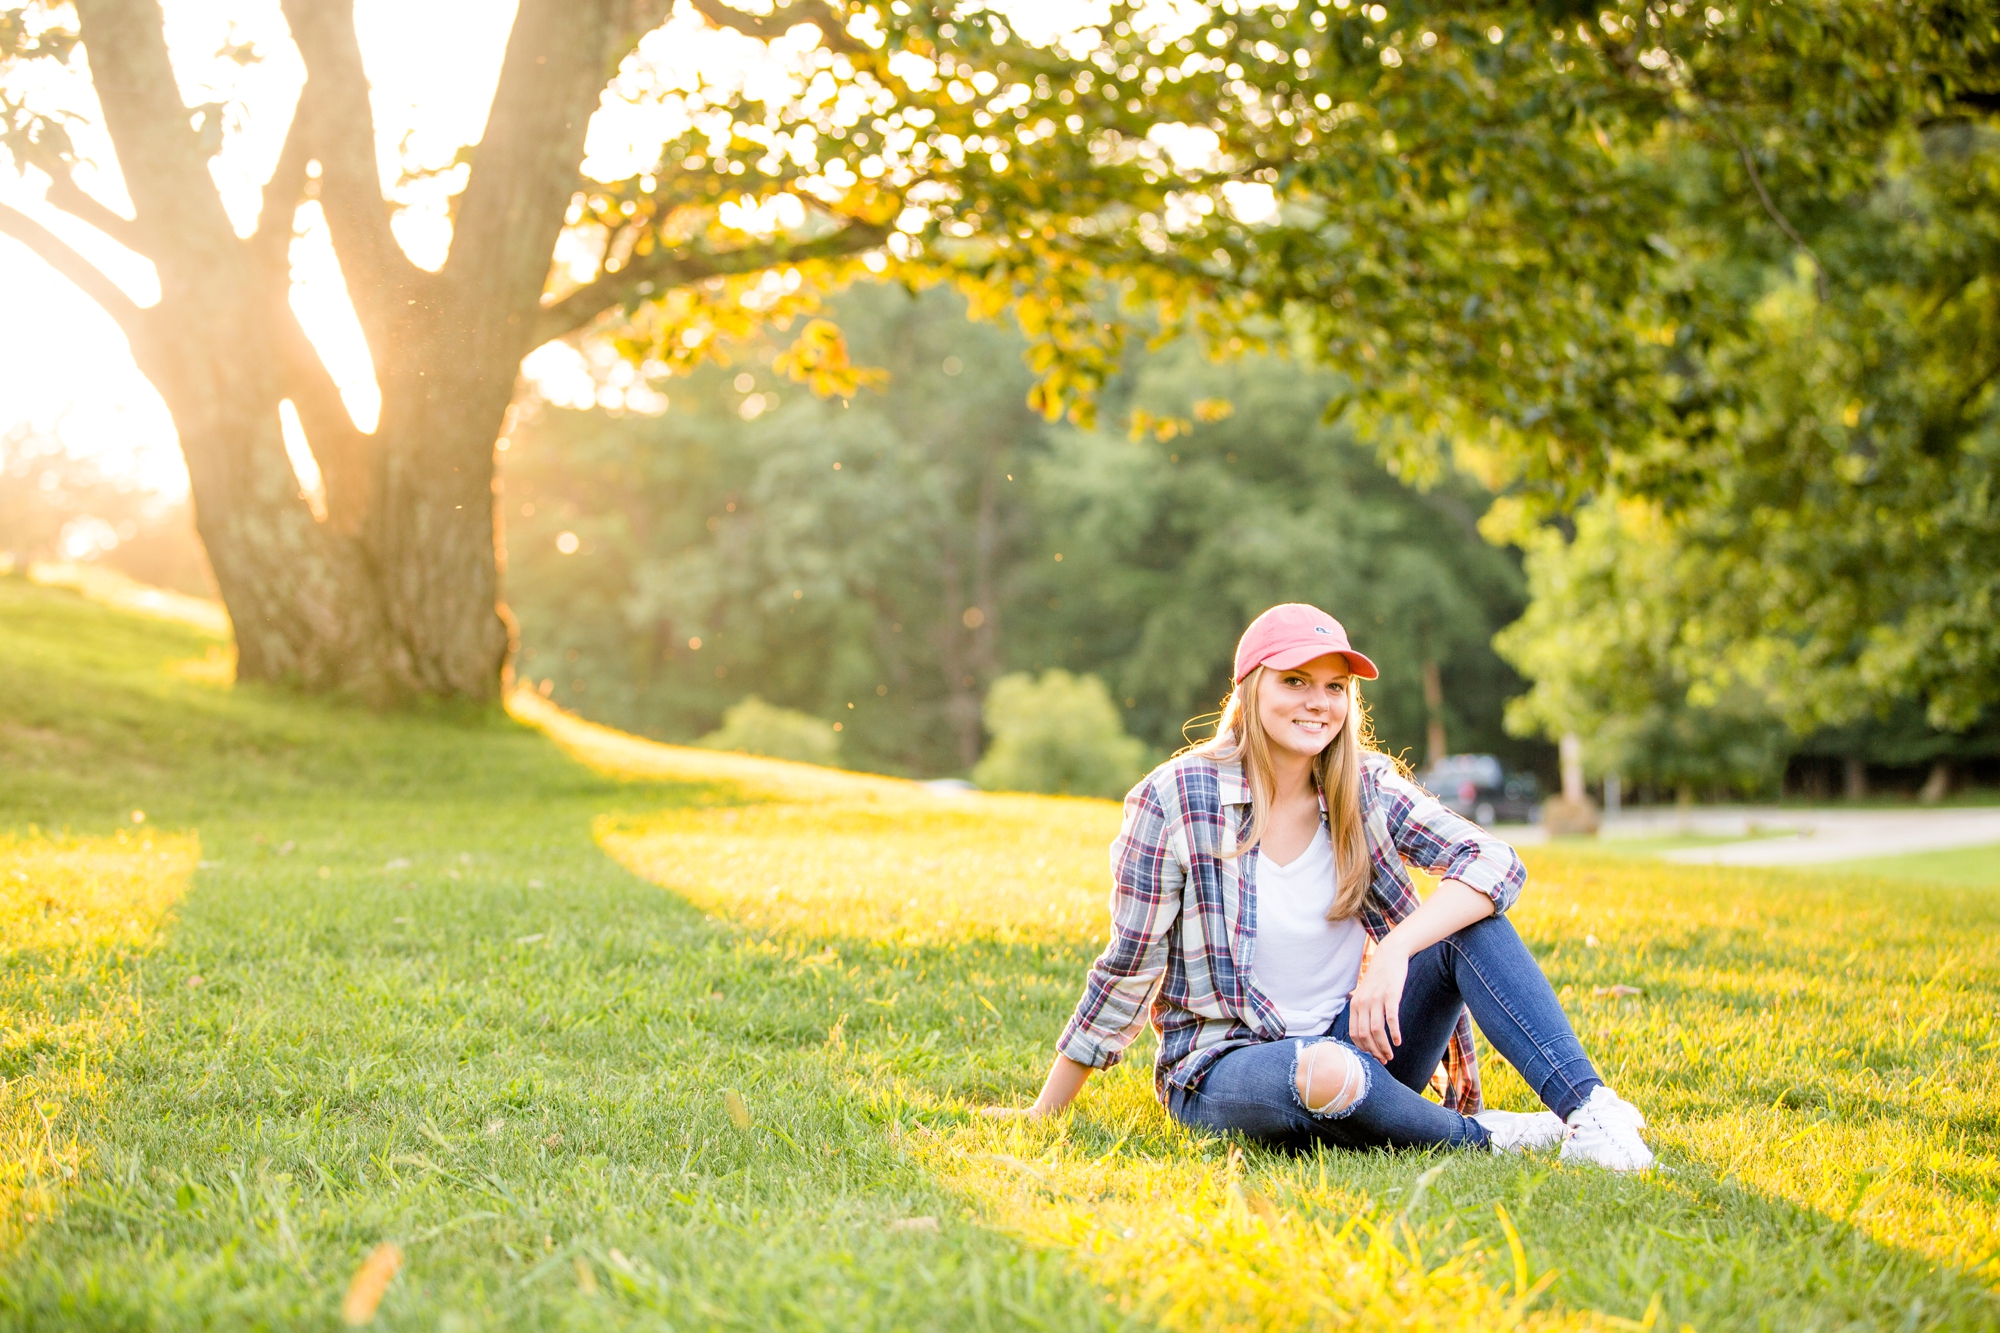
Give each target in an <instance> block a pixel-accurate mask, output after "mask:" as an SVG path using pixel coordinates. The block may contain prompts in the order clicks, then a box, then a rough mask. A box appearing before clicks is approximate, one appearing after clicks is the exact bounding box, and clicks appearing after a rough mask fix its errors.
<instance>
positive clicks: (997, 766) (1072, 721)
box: [972, 670, 1146, 796]
mask: <svg viewBox="0 0 2000 1333" xmlns="http://www.w3.org/2000/svg"><path fill="white" fill-rule="evenodd" d="M984 716H985V721H986V730H987V731H989V732H991V733H992V735H993V744H992V746H991V747H990V748H989V749H988V750H987V751H986V757H985V758H984V759H981V760H980V761H979V765H978V767H976V768H974V769H973V770H972V779H973V781H975V782H977V783H978V784H979V785H980V786H982V787H984V788H986V789H987V790H988V791H1039V792H1055V793H1059V794H1062V795H1066V796H1123V795H1124V794H1125V792H1126V790H1127V789H1128V788H1130V787H1131V785H1132V784H1133V783H1134V782H1136V781H1138V779H1139V777H1140V776H1141V775H1142V774H1144V773H1145V771H1146V746H1145V744H1144V742H1142V741H1139V740H1137V739H1135V738H1134V737H1131V736H1128V735H1126V734H1125V724H1124V721H1123V720H1122V719H1121V718H1120V717H1119V715H1118V705H1117V704H1116V703H1114V702H1113V701H1112V699H1111V696H1110V694H1108V693H1107V692H1106V691H1105V688H1104V682H1103V681H1100V680H1099V679H1098V678H1097V677H1095V676H1072V675H1071V674H1070V673H1069V672H1067V671H1059V670H1058V671H1049V672H1046V673H1044V674H1043V676H1042V678H1041V679H1040V680H1036V679H1035V678H1034V677H1033V676H1030V675H1028V674H1027V673H1026V672H1023V671H1017V672H1015V673H1013V674H1012V675H1007V676H1002V677H1001V678H1000V679H998V680H996V681H994V682H993V688H992V689H991V690H989V691H988V692H987V695H986V706H985V710H984Z"/></svg>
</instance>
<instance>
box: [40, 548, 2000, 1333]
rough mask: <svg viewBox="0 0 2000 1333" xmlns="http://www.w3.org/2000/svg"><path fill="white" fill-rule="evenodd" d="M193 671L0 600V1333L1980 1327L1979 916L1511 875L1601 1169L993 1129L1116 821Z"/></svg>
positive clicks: (1995, 1200)
mask: <svg viewBox="0 0 2000 1333" xmlns="http://www.w3.org/2000/svg"><path fill="white" fill-rule="evenodd" d="M227 668H228V658H227V650H226V646H225V645H224V644H223V643H222V642H220V641H219V640H217V639H216V638H213V637H211V636H210V635H209V634H208V633H206V632H203V631H201V630H199V629H196V628H193V627H190V626H186V625H182V624H178V623H173V622H169V621H164V620H155V619H146V618H143V617H141V616H139V615H136V614H133V613H131V612H129V611H116V610H110V609H106V608H104V607H101V606H97V605H93V604H91V603H89V602H86V601H85V600H83V599H82V598H80V597H78V596H76V595H73V594H71V593H67V592H60V591H54V590H49V589H41V588H35V587H32V586H30V585H28V584H26V583H24V582H23V581H21V580H18V579H0V1015H3V1016H4V1017H0V1031H4V1037H0V1079H4V1083H0V1323H4V1324H5V1325H6V1326H10V1327H24V1328H26V1327H32V1328H52V1327H69V1328H91V1329H104V1328H110V1329H123V1328H129V1329H166V1328H196V1327H202V1328H221V1329H234V1328H273V1327H280V1328H331V1327H336V1326H338V1325H339V1323H340V1320H341V1318H342V1310H343V1302H344V1301H346V1300H348V1299H349V1298H350V1295H352V1296H353V1297H354V1298H355V1299H356V1300H357V1301H358V1304H357V1305H356V1306H355V1307H354V1308H353V1309H352V1311H351V1312H352V1313H353V1314H354V1315H355V1316H356V1317H357V1318H360V1319H362V1320H364V1322H365V1321H366V1320H368V1319H369V1318H371V1317H372V1319H373V1320H375V1321H377V1322H378V1323H379V1325H380V1326H382V1327H387V1328H409V1329H417V1328H422V1329H433V1328H435V1329H468V1330H469V1329H485V1328H523V1329H525V1328H538V1329H539V1328H549V1329H556V1328H560V1329H591V1328H599V1327H607V1328H608V1327H621V1328H711V1327H754V1328H765V1327H774V1326H782V1327H801V1328H818V1327H826V1328H885V1329H886V1328H939V1329H960V1328H964V1329H986V1328H992V1329H1002V1328H1060V1329H1070V1328H1112V1327H1128V1326H1129V1327H1135V1328H1153V1327H1159V1328H1173V1329H1224V1328H1265V1327H1271V1328H1304V1327H1335V1328H1341V1327H1353V1328H1371V1329H1372V1328H1378V1327H1384V1326H1389V1325H1394V1326H1396V1327H1408V1328H1422V1329H1479V1330H1485V1329H1505V1328H1516V1327H1518V1328H1534V1329H1542V1328H1547V1329H1586V1328H1616V1329H1630V1328H1644V1329H1659V1330H1679V1329H1681V1328H1684V1327H1691V1328H1694V1329H1698V1330H1703V1331H1704V1333H1706V1331H1708V1330H1724V1329H1745V1330H1749V1329H1758V1330H1763V1329H1783V1330H1791V1329H1816V1330H1822V1331H1829V1330H1836V1329H1876V1328H1883V1329H1911V1330H1918V1329H1945V1328H1948V1329H1993V1328H1996V1327H2000V1221H1997V1220H1996V1214H2000V1109H1996V1108H2000V895H1995V894H1993V893H1991V892H1986V891H1980V890H1967V889H1959V888H1952V887H1949V886H1939V885H1927V884H1918V883H1908V882H1898V881H1891V880H1883V879H1879V878H1875V879H1870V878H1859V877H1857V878H1853V879H1848V880H1830V879H1828V878H1826V877H1825V876H1824V875H1816V876H1813V877H1810V878H1808V877H1802V876H1794V875H1787V874H1783V873H1779V872H1749V871H1734V870H1724V869H1711V868H1693V867H1688V868H1682V867H1672V866H1664V865H1655V864H1645V863H1639V862H1630V863H1622V862H1612V861H1607V860H1604V859H1601V858H1599V859H1589V858H1586V857H1580V856H1575V855H1570V854H1567V853H1564V852H1562V851H1559V850H1551V851H1546V852H1542V853H1539V854H1537V855H1535V856H1534V857H1533V859H1532V862H1531V869H1532V872H1533V879H1532V883H1531V886H1530V889H1529V892H1528V896H1527V897H1526V898H1525V899H1524V901H1523V903H1522V905H1521V906H1520V908H1518V909H1517V912H1516V920H1517V922H1518V923H1519V925H1520V926H1521V928H1522V930H1523V932H1524V934H1526V936H1527V937H1528V939H1529V940H1530V942H1531V944H1532V945H1533V946H1534V948H1535V949H1536V951H1537V953H1538V955H1539V956H1540V957H1541V959H1542V960H1543V963H1544V966H1545V968H1546V969H1547V970H1548V972H1549V974H1550V976H1551V977H1552V978H1553V979H1554V980H1555V982H1556V984H1557V985H1558V986H1559V987H1560V988H1562V989H1563V990H1564V993H1565V995H1566V997H1567V1001H1568V1003H1569V1004H1570V1006H1571V1009H1572V1012H1573V1014H1574V1016H1575V1017H1576V1020H1577V1023H1578V1026H1579V1028H1580V1030H1581V1031H1582V1033H1583V1035H1584V1038H1585V1041H1586V1043H1587V1044H1588V1045H1589V1046H1590V1047H1591V1049H1592V1050H1593V1052H1594V1053H1595V1054H1596V1055H1597V1057H1598V1058H1599V1060H1600V1062H1601V1063H1602V1064H1603V1065H1604V1067H1605V1068H1606V1070H1607V1072H1608V1073H1609V1075H1610V1076H1611V1077H1612V1078H1613V1080H1614V1082H1615V1083H1616V1084H1617V1086H1618V1087H1619V1088H1620V1089H1621V1090H1622V1091H1623V1092H1625V1093H1626V1094H1627V1095H1628V1096H1630V1097H1632V1098H1633V1099H1634V1100H1636V1101H1638V1102H1639V1103H1640V1104H1641V1105H1643V1106H1645V1107H1646V1108H1647V1109H1648V1111H1649V1112H1650V1113H1651V1115H1652V1117H1653V1120H1654V1124H1655V1135H1654V1139H1655V1145H1656V1147H1657V1148H1658V1149H1659V1150H1660V1153H1661V1159H1662V1162H1663V1164H1664V1169H1663V1170H1661V1171H1659V1172H1657V1173H1654V1174H1651V1175H1648V1176H1645V1177H1640V1178H1614V1177H1610V1176H1607V1175H1605V1174H1602V1173H1599V1172H1595V1171H1590V1170H1581V1169H1573V1168H1565V1167H1562V1166H1560V1165H1559V1164H1558V1163H1557V1162H1555V1161H1554V1159H1553V1156H1552V1155H1544V1156H1539V1157H1531V1158H1510V1159H1498V1158H1492V1157H1486V1156H1469V1155H1460V1156H1453V1155H1445V1154H1410V1153H1404V1154H1370V1155H1346V1154H1318V1155H1313V1156H1308V1157H1303V1158H1282V1157H1276V1156H1272V1155H1269V1154H1266V1153H1263V1152H1261V1151H1257V1150H1254V1149H1252V1150H1249V1151H1239V1150H1237V1149H1235V1148H1233V1147H1232V1145H1230V1144H1229V1143H1227V1142H1225V1141H1221V1140H1215V1139H1204V1138H1199V1137H1194V1136H1190V1135H1187V1134H1185V1133H1182V1132H1180V1131H1178V1130H1177V1129H1175V1128H1174V1127H1173V1126H1172V1125H1171V1124H1170V1123H1169V1122H1168V1121H1167V1120H1166V1118H1165V1117H1164V1115H1163V1113H1162V1112H1161V1111H1160V1110H1159V1108H1158V1107H1157V1106H1156V1105H1155V1104H1154V1103H1153V1101H1152V1099H1151V1093H1150V1086H1149V1078H1148V1073H1147V1064H1148V1049H1147V1047H1148V1043H1146V1042H1143V1041H1142V1043H1141V1049H1139V1050H1137V1051H1135V1052H1134V1057H1135V1058H1134V1059H1133V1060H1131V1061H1130V1062H1128V1063H1127V1064H1126V1065H1124V1066H1121V1067H1120V1068H1119V1069H1118V1070H1116V1071H1114V1072H1113V1073H1112V1074H1110V1075H1109V1076H1106V1077H1103V1078H1101V1079H1099V1080H1097V1081H1095V1082H1094V1083H1093V1085H1092V1087H1091V1088H1090V1089H1089V1090H1088V1091H1087V1092H1086V1094H1085V1096H1084V1097H1083V1098H1082V1100H1081V1101H1080V1103H1079V1105H1078V1107H1077V1109H1076V1110H1075V1111H1074V1112H1073V1113H1072V1114H1071V1115H1069V1116H1067V1117H1065V1118H1064V1119H1062V1120H1061V1121H1059V1122H1057V1123H1053V1124H1048V1125H1041V1126H1023V1125H1018V1124H1016V1125H1004V1124H996V1123H994V1122H990V1121H985V1120H982V1119H980V1118H978V1117H977V1116H976V1115H974V1114H973V1112H974V1110H975V1109H976V1108H977V1107H978V1106H980V1105H982V1104H986V1103H990V1102H994V1101H1010V1102H1019V1101H1023V1100H1025V1099H1027V1098H1028V1097H1029V1096H1031V1095H1032V1092H1033V1090H1034V1088H1035V1086H1036V1085H1037V1084H1038V1082H1039V1077H1040V1073H1041V1071H1042V1069H1043V1067H1044V1066H1045V1065H1046V1062H1047V1059H1048V1055H1049V1049H1050V1042H1051V1040H1052V1039H1053V1036H1054V1034H1055V1032H1056V1031H1057V1029H1058V1028H1059V1026H1060V1024H1061V1022H1062V1020H1063V1018H1064V1017H1065V1016H1066V1014H1067V1011H1068V1009H1069V1006H1070V1005H1071V1003H1072V1002H1073V1001H1074V998H1075V995H1076V992H1077V989H1078V986H1079V984H1080V981H1081V977H1082V972H1083V969H1084V967H1085V965H1086V964H1087V962H1088V960H1089V958H1090V956H1091V955H1092V954H1093V953H1094V952H1095V950H1096V948H1097V945H1098V937H1099V935H1100V933H1101V931H1102V929H1103V897H1104V888H1105V884H1104V880H1105V871H1104V847H1105V843H1106V840H1107V839H1108V837H1109V835H1110V834H1111V832H1112V830H1113V829H1114V827H1115V824H1116V818H1117V811H1116V808H1115V807H1114V806H1111V805H1109V804H1106V803H1102V802H1088V801H1065V800H1056V799H1043V798H1032V797H980V798H970V799H966V798H959V799H951V798H940V797H929V796H926V795H924V794H922V793H921V791H920V790H919V789H916V788H913V787H910V786H907V785H905V784H901V783H895V782H890V781H886V780H881V779H873V778H867V777H860V776H853V775H841V774H834V773H829V772H826V771H823V770H816V769H809V768H802V767H798V766H793V765H785V764H778V763H774V762H767V761H759V760H749V759H742V758H734V757H727V756H719V755H714V754H710V753H706V752H698V751H685V750H674V749H669V748H667V747H661V746H654V745H650V744H646V743H643V742H636V741H632V740H630V739H628V738H623V737H620V736H617V735H616V734H614V733H608V732H603V731H601V730H598V729H596V728H592V727H589V726H588V725H585V724H581V723H578V722H576V721H575V720H573V719H569V718H566V717H564V716H562V715H560V714H557V713H555V712H553V711H552V710H546V709H545V708H537V707H535V706H534V705H533V704H530V703H527V702H523V703H521V704H520V705H518V706H517V707H518V709H519V716H518V717H517V718H516V719H507V718H502V717H498V716H495V715H489V714H483V713H454V712H451V711H448V710H439V711H436V712H430V713H420V714H408V715H401V716H394V717H385V716H379V715H376V714H372V713H369V712H366V711H362V710H358V709H351V708H343V707H339V706H333V705H327V704H322V703H311V702H301V701H298V700H295V699H291V698H288V697H286V696H285V695H283V694H281V693H277V692H272V691H265V690H259V689H249V688H237V689H231V688H229V687H228V685H227V680H228V670H227ZM1614 983H1624V984H1628V985H1633V986H1637V987H1640V988H1641V989H1642V990H1643V994H1641V995H1639V996H1636V997H1624V998H1612V997H1608V996H1599V995H1597V994H1596V993H1595V991H1596V988H1599V987H1607V986H1610V985H1612V984H1614ZM1491 1068H1492V1069H1493V1071H1494V1072H1493V1075H1492V1076H1491V1079H1490V1081H1491V1083H1492V1084H1493V1085H1494V1088H1495V1091H1496V1100H1498V1101H1499V1102H1500V1103H1501V1104H1504V1105H1511V1106H1516V1107H1524V1106H1525V1105H1526V1102H1525V1100H1524V1097H1525V1092H1524V1089H1523V1088H1522V1087H1521V1085H1520V1084H1519V1082H1518V1081H1517V1080H1515V1079H1514V1078H1513V1077H1512V1075H1511V1074H1510V1073H1507V1072H1505V1071H1504V1070H1503V1069H1502V1067H1501V1066H1499V1064H1498V1062H1497V1061H1495V1062H1494V1063H1493V1065H1492V1066H1491ZM384 1243H389V1244H393V1245H394V1246H396V1247H397V1251H398V1252H399V1253H400V1255H401V1265H400V1269H398V1270H395V1271H393V1276H391V1272H392V1269H391V1266H390V1265H389V1264H388V1263H387V1262H384V1261H379V1260H378V1262H377V1264H376V1266H375V1267H374V1268H372V1269H371V1270H370V1271H372V1272H373V1273H374V1275H375V1276H376V1277H377V1278H378V1279H379V1278H384V1277H386V1278H388V1279H389V1280H388V1281H387V1282H386V1285H384V1284H382V1283H380V1282H378V1283H377V1284H376V1287H375V1288H374V1289H373V1290H379V1291H380V1292H381V1293H382V1294H381V1296H380V1304H379V1309H377V1308H374V1307H373V1306H372V1305H371V1302H370V1299H369V1297H370V1296H371V1294H372V1291H371V1290H369V1289H366V1288H367V1283H366V1282H365V1281H364V1282H362V1283H360V1284H354V1285H359V1286H360V1287H362V1288H364V1289H363V1290H360V1291H358V1292H351V1290H350V1289H351V1284H352V1280H353V1279H354V1278H355V1275H356V1274H357V1271H359V1270H362V1269H363V1268H364V1266H365V1265H366V1261H367V1260H368V1257H369V1256H370V1254H371V1253H372V1252H375V1251H376V1250H377V1247H378V1246H380V1245H382V1244H384ZM383 1253H384V1255H385V1256H386V1254H387V1252H386V1251H385V1252H383Z"/></svg>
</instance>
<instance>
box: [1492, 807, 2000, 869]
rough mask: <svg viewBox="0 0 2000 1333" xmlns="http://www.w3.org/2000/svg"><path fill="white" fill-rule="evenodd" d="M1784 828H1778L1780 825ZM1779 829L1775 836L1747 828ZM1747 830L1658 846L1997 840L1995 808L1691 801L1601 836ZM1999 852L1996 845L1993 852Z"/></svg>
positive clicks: (1807, 859)
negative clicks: (1851, 807)
mask: <svg viewBox="0 0 2000 1333" xmlns="http://www.w3.org/2000/svg"><path fill="white" fill-rule="evenodd" d="M1781 831H1782V832H1781ZM1541 833H1542V831H1541V830H1540V829H1539V828H1535V829H1530V828H1527V827H1517V828H1510V829H1508V830H1507V831H1506V834H1505V836H1507V837H1509V838H1510V839H1511V840H1512V841H1515V842H1530V841H1534V842H1539V841H1542V840H1543V838H1542V837H1541V836H1537V835H1541ZM1758 833H1763V834H1772V833H1778V834H1780V836H1776V837H1768V836H1767V837H1751V835H1752V834H1758ZM1688 835H1693V836H1696V837H1710V838H1750V840H1749V841H1747V842H1729V843H1719V844H1717V845H1716V846H1713V847H1687V848H1682V849H1680V850H1677V851H1671V852H1663V853H1661V856H1662V857H1663V858H1664V859H1666V860H1668V861H1679V862H1683V863H1685V864H1691V865H1731V866H1790V865H1812V864H1816V863H1821V862H1830V861H1858V860H1862V859H1865V858H1869V857H1876V856H1903V855H1906V854H1908V853H1911V852H1937V851H1946V850H1949V849H1951V848H1954V847H1984V846H1995V845H2000V808H1996V807H1987V808H1971V809H1944V810H1842V809H1838V808H1826V809H1817V810H1797V809H1785V808H1781V807H1779V806H1750V805H1727V806H1695V807H1693V808H1691V809H1689V810H1687V811H1681V810H1679V809H1676V808H1673V807H1665V808H1661V809H1656V810H1641V811H1635V812H1632V813H1629V814H1625V815H1621V816H1620V817H1619V818H1618V819H1616V820H1611V821H1608V822H1607V823H1606V824H1605V825H1604V828H1603V829H1602V830H1601V831H1600V833H1599V835H1598V836H1599V837H1602V838H1605V839H1620V838H1671V837H1676V836H1688ZM1996 854H2000V853H1996Z"/></svg>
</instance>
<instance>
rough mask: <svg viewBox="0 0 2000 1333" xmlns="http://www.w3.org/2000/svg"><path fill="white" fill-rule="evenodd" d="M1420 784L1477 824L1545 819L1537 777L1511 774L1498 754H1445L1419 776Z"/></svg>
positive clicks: (1534, 821)
mask: <svg viewBox="0 0 2000 1333" xmlns="http://www.w3.org/2000/svg"><path fill="white" fill-rule="evenodd" d="M1417 781H1418V782H1419V783H1420V784H1421V785H1422V786H1423V787H1424V789H1425V790H1427V791H1429V792H1430V793H1431V794H1432V795H1434V796H1436V797H1437V798H1438V799H1439V800H1440V801H1442V802H1444V803H1445V804H1446V805H1447V806H1449V807H1450V808H1451V809H1452V810H1454V811H1456V812H1457V813H1459V814H1461V815H1464V816H1465V817H1466V818H1467V819H1469V820H1471V821H1472V822H1473V823H1475V824H1479V825H1482V826H1490V825H1493V824H1533V823H1537V822H1539V821H1540V820H1541V817H1542V802H1541V792H1540V789H1539V787H1538V786H1537V784H1536V782H1535V775H1534V774H1533V773H1509V772H1507V771H1506V769H1505V768H1504V767H1503V766H1502V765H1501V763H1500V760H1499V758H1498V756H1495V755H1490V754H1452V755H1446V756H1445V757H1444V758H1442V759H1440V760H1438V761H1437V762H1436V763H1435V764H1432V765H1431V766H1430V767H1429V768H1427V769H1425V770H1424V771H1423V772H1422V773H1419V774H1418V775H1417Z"/></svg>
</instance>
